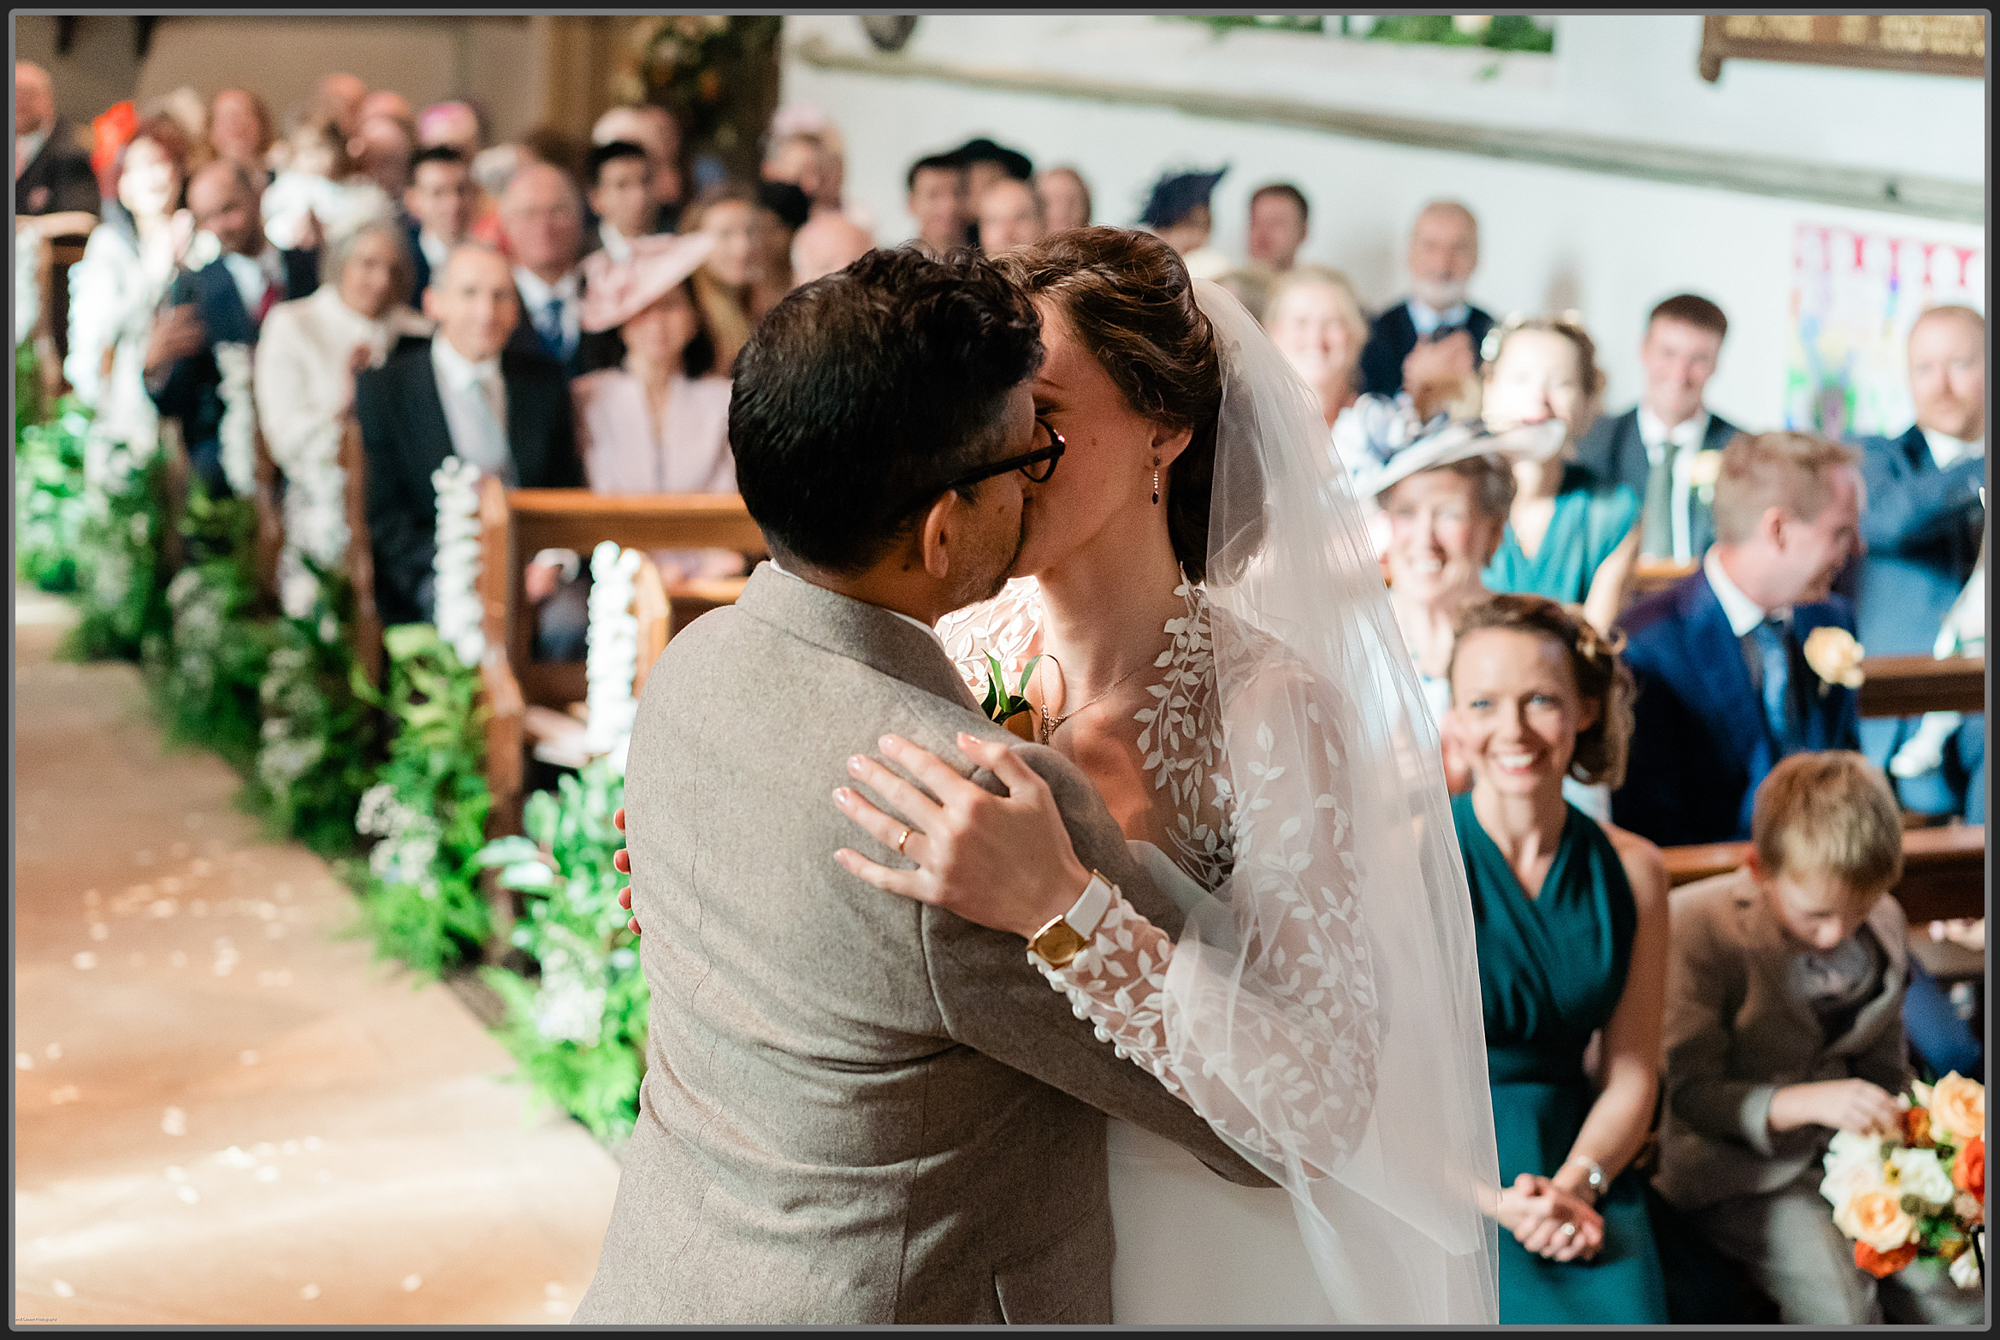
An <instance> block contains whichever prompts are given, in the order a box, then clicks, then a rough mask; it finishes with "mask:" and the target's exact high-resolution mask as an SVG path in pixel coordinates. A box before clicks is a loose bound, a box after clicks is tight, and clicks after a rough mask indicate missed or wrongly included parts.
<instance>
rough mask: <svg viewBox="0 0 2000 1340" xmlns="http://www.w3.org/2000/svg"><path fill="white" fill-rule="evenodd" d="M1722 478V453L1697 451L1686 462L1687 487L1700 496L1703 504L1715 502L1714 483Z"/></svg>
mask: <svg viewBox="0 0 2000 1340" xmlns="http://www.w3.org/2000/svg"><path fill="white" fill-rule="evenodd" d="M1720 478H1722V453H1721V452H1719V451H1697V452H1696V453H1695V454H1694V459H1692V460H1690V461H1689V462H1688V487H1690V488H1692V489H1693V490H1694V491H1695V492H1696V493H1698V494H1700V495H1701V500H1702V501H1703V502H1704V503H1713V502H1714V501H1715V481H1716V480H1718V479H1720Z"/></svg>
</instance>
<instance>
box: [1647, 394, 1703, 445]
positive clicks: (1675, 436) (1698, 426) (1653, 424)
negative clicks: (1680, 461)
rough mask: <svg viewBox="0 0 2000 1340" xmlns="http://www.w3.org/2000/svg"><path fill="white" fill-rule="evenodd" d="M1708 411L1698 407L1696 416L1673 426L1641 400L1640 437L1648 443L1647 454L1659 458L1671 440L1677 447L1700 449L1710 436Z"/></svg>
mask: <svg viewBox="0 0 2000 1340" xmlns="http://www.w3.org/2000/svg"><path fill="white" fill-rule="evenodd" d="M1708 417H1709V416H1708V411H1707V410H1706V409H1698V410H1696V411H1695V412H1694V417H1692V418H1689V419H1683V420H1682V421H1681V422H1679V423H1677V424H1675V425H1674V426H1673V427H1672V428H1669V427H1667V425H1666V424H1665V423H1663V422H1661V420H1660V416H1659V415H1657V414H1655V413H1653V411H1652V410H1651V409H1650V408H1648V407H1647V405H1646V403H1645V402H1644V401H1640V402H1639V439H1640V440H1641V441H1642V442H1644V443H1645V444H1646V454H1647V455H1648V456H1650V457H1652V458H1653V459H1655V460H1657V459H1659V454H1660V452H1661V451H1662V450H1663V449H1664V448H1665V446H1666V444H1667V443H1669V442H1671V443H1673V444H1674V445H1675V446H1677V447H1682V448H1686V447H1693V448H1696V449H1697V450H1699V449H1700V447H1701V444H1702V442H1703V441H1704V440H1705V439H1706V438H1707V437H1708Z"/></svg>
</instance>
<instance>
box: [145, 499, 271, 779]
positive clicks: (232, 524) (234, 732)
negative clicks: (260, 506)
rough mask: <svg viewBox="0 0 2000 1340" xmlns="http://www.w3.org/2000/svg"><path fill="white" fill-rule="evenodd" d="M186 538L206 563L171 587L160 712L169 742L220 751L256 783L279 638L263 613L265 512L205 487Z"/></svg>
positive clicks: (151, 643)
mask: <svg viewBox="0 0 2000 1340" xmlns="http://www.w3.org/2000/svg"><path fill="white" fill-rule="evenodd" d="M181 534H182V536H183V537H184V539H185V540H186V544H187V552H188V553H189V554H190V555H194V556H197V561H195V562H192V563H190V564H189V565H188V566H187V567H185V568H182V569H181V570H180V571H179V572H178V573H176V574H175V575H174V579H173V581H171V582H169V583H168V584H167V592H166V600H167V610H168V622H167V629H166V635H165V636H164V637H158V638H152V639H149V640H148V641H147V643H146V645H145V648H144V659H145V662H146V668H147V672H148V676H147V677H148V679H149V680H150V681H151V683H152V688H153V696H154V703H155V708H156V711H157V713H158V715H159V718H160V725H161V728H162V729H163V730H164V731H165V733H166V736H167V738H168V740H169V741H171V742H173V743H177V744H199V745H202V746H204V747H206V748H208V749H212V750H214V751H215V752H216V753H218V754H220V755H222V757H223V758H224V759H225V760H226V761H227V762H228V763H229V765H230V766H231V767H233V768H235V769H236V770H237V771H238V772H240V773H243V774H245V775H246V776H247V775H248V774H249V773H250V772H251V771H252V770H253V769H254V768H255V767H256V762H257V749H258V744H259V742H260V738H261V736H260V728H261V724H262V720H263V712H262V707H261V704H260V701H259V698H260V695H259V689H260V687H261V685H262V683H263V679H264V673H265V668H266V665H267V664H268V662H269V660H270V656H271V648H272V644H273V642H274V641H275V629H274V627H273V623H272V621H271V620H270V619H268V618H264V617H261V616H259V614H258V612H257V602H258V591H257V567H256V564H257V552H256V535H257V513H256V508H255V505H254V504H253V503H252V502H251V501H250V500H249V499H247V498H222V499H214V498H210V497H208V495H207V493H206V492H205V491H204V490H203V488H202V487H201V484H200V481H199V480H196V481H194V482H193V483H192V484H191V486H190V489H189V495H188V506H187V515H186V516H185V517H184V518H183V519H182V521H181Z"/></svg>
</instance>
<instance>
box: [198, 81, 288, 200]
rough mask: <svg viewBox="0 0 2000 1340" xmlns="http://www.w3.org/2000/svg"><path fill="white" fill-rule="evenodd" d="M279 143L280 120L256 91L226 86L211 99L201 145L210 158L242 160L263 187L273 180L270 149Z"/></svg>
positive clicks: (240, 161)
mask: <svg viewBox="0 0 2000 1340" xmlns="http://www.w3.org/2000/svg"><path fill="white" fill-rule="evenodd" d="M277 142H278V129H277V123H276V122H274V121H272V119H271V109H270V108H269V107H268V106H266V105H265V103H264V99H263V98H261V97H259V96H258V95H257V94H256V93H254V92H252V91H251V90H249V89H247V88H225V89H223V90H222V91H221V92H219V93H217V94H216V95H215V96H214V97H212V98H210V99H209V100H208V121H207V131H206V134H205V135H204V136H203V140H202V146H201V147H202V150H203V154H204V156H205V157H206V158H208V159H209V160H211V161H212V160H214V159H218V158H227V159H229V160H231V161H233V162H237V163H241V164H242V165H243V166H244V167H246V168H248V169H249V170H250V174H251V176H252V178H253V179H254V180H255V181H256V182H257V183H258V185H259V186H260V187H261V186H263V185H265V184H266V183H268V182H269V181H270V177H271V149H272V148H273V146H275V145H276V144H277ZM204 166H206V164H204Z"/></svg>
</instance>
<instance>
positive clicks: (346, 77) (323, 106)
mask: <svg viewBox="0 0 2000 1340" xmlns="http://www.w3.org/2000/svg"><path fill="white" fill-rule="evenodd" d="M367 100H368V85H367V83H366V82H365V81H364V80H362V79H361V78H360V76H358V75H351V74H329V75H326V76H324V77H323V78H321V80H320V81H319V84H318V86H317V87H316V88H315V89H314V90H313V100H312V107H313V112H314V113H316V115H315V116H314V117H313V119H316V120H328V121H331V122H333V123H334V124H335V125H336V126H338V127H340V132H341V134H342V135H344V136H348V137H350V138H351V137H352V136H353V135H354V133H355V132H356V131H358V130H360V129H361V104H362V103H364V102H366V101H367Z"/></svg>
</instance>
